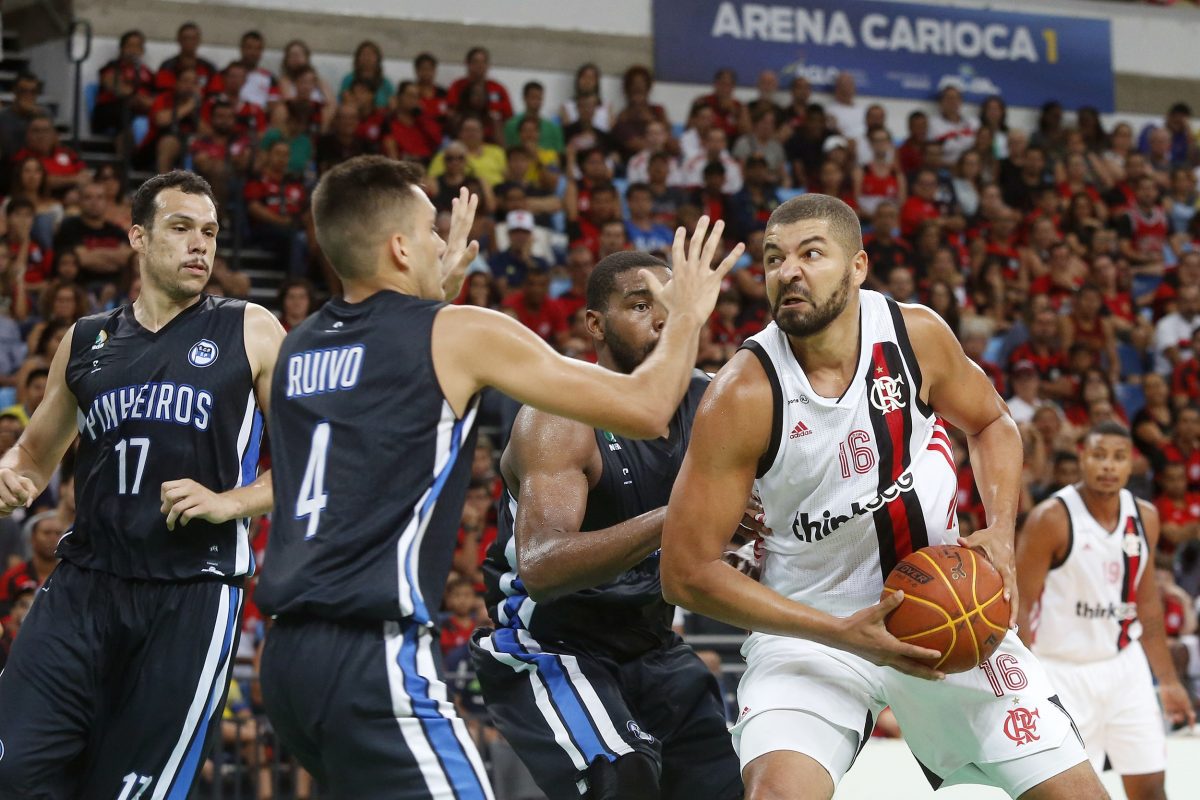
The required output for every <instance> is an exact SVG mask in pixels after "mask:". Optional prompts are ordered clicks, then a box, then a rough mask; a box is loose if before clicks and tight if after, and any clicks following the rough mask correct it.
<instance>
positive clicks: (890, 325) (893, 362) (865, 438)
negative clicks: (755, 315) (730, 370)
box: [744, 290, 958, 616]
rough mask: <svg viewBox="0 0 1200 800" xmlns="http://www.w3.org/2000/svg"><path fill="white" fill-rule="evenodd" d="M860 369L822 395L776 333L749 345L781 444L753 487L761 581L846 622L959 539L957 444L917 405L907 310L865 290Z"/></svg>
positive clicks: (766, 458) (767, 456)
mask: <svg viewBox="0 0 1200 800" xmlns="http://www.w3.org/2000/svg"><path fill="white" fill-rule="evenodd" d="M859 308H860V315H859V325H860V332H861V333H860V337H859V341H860V342H861V345H860V352H859V356H858V367H857V370H856V372H855V376H854V378H853V379H852V380H851V382H850V385H849V386H848V387H847V388H846V391H845V393H843V394H842V396H841V397H836V398H827V397H821V396H820V395H819V394H817V393H816V392H815V391H813V388H812V386H811V384H810V383H809V380H808V377H807V376H806V375H805V374H804V370H803V368H801V366H800V364H799V362H798V361H797V360H796V357H795V355H794V354H793V352H792V349H791V346H790V345H789V342H788V337H787V335H786V334H784V332H783V331H782V330H780V329H779V327H778V326H777V325H776V324H775V323H771V324H770V325H768V326H767V327H766V328H765V329H764V330H763V331H762V332H761V333H759V334H757V335H755V336H753V337H751V338H750V339H749V340H748V341H747V343H746V344H745V345H744V346H745V347H746V348H747V349H749V350H750V351H751V352H753V353H754V355H755V356H757V357H758V359H759V361H760V363H761V364H762V366H763V369H764V370H765V371H766V373H767V376H768V378H769V379H770V382H771V389H772V394H773V396H774V414H773V428H772V430H773V435H772V444H771V448H770V450H769V451H768V452H766V453H764V455H763V458H762V459H761V461H760V463H759V469H758V481H757V483H756V487H757V490H758V493H759V496H760V497H761V498H762V503H763V509H764V511H765V513H766V523H767V525H768V526H769V527H770V528H771V529H772V530H773V531H774V534H773V535H772V536H770V537H768V538H766V539H765V540H764V543H763V544H764V551H765V552H764V557H763V572H762V581H763V583H764V584H766V585H767V586H770V587H771V588H772V589H774V590H775V591H777V592H779V593H780V594H782V595H784V596H786V597H789V598H791V599H793V600H797V601H799V602H801V603H804V604H806V605H809V606H813V607H814V608H818V609H820V610H822V611H825V612H828V613H830V614H834V615H837V616H846V615H849V614H853V613H854V612H856V611H858V610H860V609H862V608H865V607H867V606H870V605H872V604H874V603H876V602H878V601H879V596H880V592H881V591H882V589H883V581H884V578H886V577H887V574H888V573H889V572H890V571H891V569H892V567H893V566H895V564H896V562H897V561H898V560H899V559H901V558H903V557H904V556H905V555H907V554H908V553H910V552H912V551H914V550H918V549H920V548H922V547H924V546H926V545H935V544H945V543H951V544H953V543H954V542H955V541H956V540H957V537H958V515H957V507H956V506H957V504H956V496H957V489H958V482H957V473H956V470H955V467H954V456H953V450H952V445H951V443H950V438H949V437H948V436H947V435H946V431H945V428H943V426H942V424H941V422H940V420H938V418H937V417H936V416H935V415H934V413H933V410H932V409H931V408H930V407H929V406H928V405H927V404H925V403H924V402H922V401H921V399H920V393H921V369H920V365H918V364H917V361H916V357H915V356H914V354H913V349H912V345H911V343H910V342H909V338H908V333H907V331H906V329H905V326H904V321H903V318H902V317H901V313H900V307H899V306H898V305H897V304H896V303H895V302H894V301H892V300H890V299H888V298H886V297H884V296H883V295H882V294H879V293H878V292H873V291H866V290H863V291H861V292H859Z"/></svg>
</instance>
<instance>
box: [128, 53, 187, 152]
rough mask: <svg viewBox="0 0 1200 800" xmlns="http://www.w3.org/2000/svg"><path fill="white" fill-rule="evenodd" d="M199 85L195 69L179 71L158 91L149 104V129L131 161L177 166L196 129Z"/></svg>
mask: <svg viewBox="0 0 1200 800" xmlns="http://www.w3.org/2000/svg"><path fill="white" fill-rule="evenodd" d="M200 101H201V97H200V86H199V84H197V83H196V71H195V70H194V69H190V68H184V69H181V70H180V71H179V74H178V76H177V78H176V80H175V81H173V82H172V84H171V87H170V88H169V89H166V90H164V91H162V92H160V93H159V95H158V97H156V98H154V105H152V106H151V107H150V132H149V133H148V134H147V135H146V138H145V139H144V140H143V141H142V143H141V145H139V147H138V152H137V153H136V154H135V155H134V163H135V164H137V165H138V166H140V167H142V168H146V167H150V166H153V167H154V168H155V169H156V170H157V171H158V172H169V171H170V170H171V169H173V168H174V167H176V166H178V164H179V162H180V160H181V159H182V157H183V154H184V152H186V150H185V148H186V147H187V145H188V142H189V141H190V140H191V137H192V136H193V135H195V134H196V132H197V131H198V130H199V128H200Z"/></svg>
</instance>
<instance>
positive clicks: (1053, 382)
mask: <svg viewBox="0 0 1200 800" xmlns="http://www.w3.org/2000/svg"><path fill="white" fill-rule="evenodd" d="M1058 325H1059V323H1058V314H1057V313H1055V312H1054V310H1053V309H1050V308H1042V309H1040V310H1038V311H1035V312H1034V314H1033V318H1032V319H1031V320H1030V321H1029V339H1028V341H1026V342H1024V343H1023V344H1021V345H1020V346H1019V347H1017V348H1016V349H1015V350H1013V352H1012V355H1011V356H1010V357H1009V359H1008V363H1009V366H1010V369H1011V367H1012V366H1013V365H1015V364H1017V363H1018V362H1020V361H1028V362H1030V363H1032V364H1033V366H1034V368H1035V369H1037V371H1038V375H1039V376H1040V377H1041V379H1042V381H1043V391H1044V392H1045V394H1046V396H1047V397H1050V398H1053V399H1056V400H1058V399H1062V398H1065V397H1067V396H1068V395H1069V393H1070V381H1069V380H1068V379H1067V377H1066V372H1067V356H1066V353H1065V352H1064V351H1063V347H1062V343H1061V341H1060V340H1059V335H1058V333H1059V331H1058Z"/></svg>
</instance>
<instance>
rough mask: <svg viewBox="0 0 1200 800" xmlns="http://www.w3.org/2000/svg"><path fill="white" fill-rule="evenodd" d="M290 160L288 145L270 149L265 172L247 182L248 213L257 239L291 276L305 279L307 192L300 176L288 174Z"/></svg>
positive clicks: (279, 143)
mask: <svg viewBox="0 0 1200 800" xmlns="http://www.w3.org/2000/svg"><path fill="white" fill-rule="evenodd" d="M288 157H289V148H288V143H287V142H285V141H282V140H277V141H275V142H274V143H273V144H270V145H268V146H267V148H266V158H265V160H264V162H263V168H262V171H261V172H260V173H259V174H258V175H257V176H256V177H255V178H254V179H252V180H250V181H248V182H247V183H246V190H245V196H246V214H247V216H249V218H250V231H251V235H252V236H253V237H254V239H255V240H256V241H258V242H261V243H262V244H263V245H264V246H266V247H268V248H270V249H271V250H273V251H274V252H275V254H276V256H277V258H278V259H279V263H280V264H284V265H286V271H287V274H288V275H290V276H293V277H303V276H304V275H305V274H306V273H307V272H308V248H307V238H306V237H305V220H304V216H305V212H306V210H307V204H308V191H307V190H306V189H305V188H304V181H303V180H302V179H301V178H300V177H298V176H297V175H295V174H293V173H290V172H288Z"/></svg>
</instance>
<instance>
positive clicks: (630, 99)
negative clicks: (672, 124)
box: [610, 64, 670, 181]
mask: <svg viewBox="0 0 1200 800" xmlns="http://www.w3.org/2000/svg"><path fill="white" fill-rule="evenodd" d="M653 87H654V76H653V75H651V74H650V70H649V69H647V68H646V67H644V66H642V65H641V64H634V65H633V66H632V67H630V68H629V69H627V70H625V77H624V78H623V79H622V81H621V88H622V90H623V91H624V93H625V108H623V109H621V113H620V114H618V115H617V119H616V122H615V123H614V125H613V126H612V129H611V131H610V133H612V135H613V138H614V139H616V141H617V146H618V147H619V148H620V150H621V157H622V158H624V159H629V158H631V157H632V156H633V155H634V154H635V153H638V152H641V151H644V150H646V149H647V148H653V147H654V145H653V144H652V143H650V142H649V141H647V134H648V128H649V126H650V124H651V123H654V122H657V123H660V124H661V125H662V126H663V129H664V130H667V131H668V132H669V131H670V128H669V122H668V120H667V112H666V109H664V108H663V107H662V106H660V105H656V104H652V103H651V102H650V91H651V90H652V89H653ZM656 149H657V148H656ZM643 168H644V166H643ZM626 177H629V176H628V175H627V176H626ZM629 180H631V181H633V180H635V178H633V177H629ZM641 180H645V176H644V175H643V176H642V178H641Z"/></svg>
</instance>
